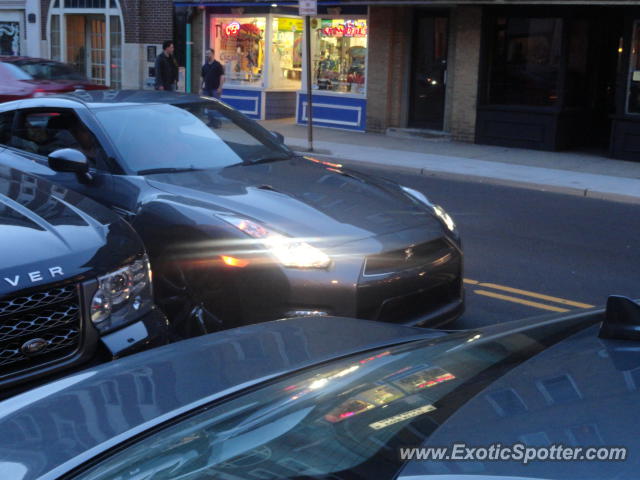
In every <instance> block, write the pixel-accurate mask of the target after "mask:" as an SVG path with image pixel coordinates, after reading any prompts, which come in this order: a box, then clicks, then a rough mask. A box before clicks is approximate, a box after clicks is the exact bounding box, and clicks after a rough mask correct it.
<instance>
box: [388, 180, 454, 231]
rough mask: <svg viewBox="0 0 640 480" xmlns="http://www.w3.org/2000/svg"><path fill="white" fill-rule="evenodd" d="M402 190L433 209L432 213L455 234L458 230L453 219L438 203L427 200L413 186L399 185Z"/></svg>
mask: <svg viewBox="0 0 640 480" xmlns="http://www.w3.org/2000/svg"><path fill="white" fill-rule="evenodd" d="M400 187H401V188H402V190H403V191H404V192H405V193H406V194H408V195H410V196H411V197H413V198H414V199H415V200H418V201H419V202H420V203H422V204H424V205H426V206H427V207H429V208H430V209H431V211H433V213H434V214H435V215H436V216H437V217H438V218H439V219H440V220H441V221H442V223H444V225H445V226H446V227H447V229H449V231H450V232H451V233H455V234H457V233H458V231H457V229H456V224H455V222H454V221H453V218H451V216H450V215H449V214H448V213H447V212H446V211H445V210H444V208H442V207H441V206H440V205H435V204H433V203H431V202H430V201H429V199H428V198H427V197H426V196H425V195H424V194H423V193H421V192H419V191H418V190H414V189H413V188H409V187H404V186H402V185H401V186H400Z"/></svg>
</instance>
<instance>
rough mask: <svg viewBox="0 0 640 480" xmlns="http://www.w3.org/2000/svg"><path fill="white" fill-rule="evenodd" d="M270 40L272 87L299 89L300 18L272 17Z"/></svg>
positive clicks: (302, 23) (300, 56) (300, 73)
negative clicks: (271, 36) (271, 37)
mask: <svg viewBox="0 0 640 480" xmlns="http://www.w3.org/2000/svg"><path fill="white" fill-rule="evenodd" d="M272 31H273V39H272V41H271V81H270V85H271V87H273V88H291V89H296V90H297V89H299V88H300V86H301V83H300V78H301V76H302V38H303V31H304V22H303V20H302V19H301V18H287V17H281V18H274V19H273V21H272Z"/></svg>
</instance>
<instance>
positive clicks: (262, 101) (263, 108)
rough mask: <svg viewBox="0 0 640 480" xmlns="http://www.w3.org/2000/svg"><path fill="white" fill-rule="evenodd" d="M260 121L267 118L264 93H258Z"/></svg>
mask: <svg viewBox="0 0 640 480" xmlns="http://www.w3.org/2000/svg"><path fill="white" fill-rule="evenodd" d="M260 107H261V108H260V115H259V117H260V120H264V119H265V118H266V117H267V95H266V94H265V93H264V91H262V92H260Z"/></svg>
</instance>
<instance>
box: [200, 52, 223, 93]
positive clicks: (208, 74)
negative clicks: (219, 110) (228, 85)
mask: <svg viewBox="0 0 640 480" xmlns="http://www.w3.org/2000/svg"><path fill="white" fill-rule="evenodd" d="M223 84H224V67H223V66H222V64H221V63H220V62H219V61H217V60H216V52H215V50H214V49H213V48H210V49H209V58H208V59H207V61H206V62H205V64H204V65H202V94H203V95H206V96H207V97H215V98H218V99H219V98H220V96H221V95H222V85H223Z"/></svg>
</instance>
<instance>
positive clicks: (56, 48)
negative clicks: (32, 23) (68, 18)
mask: <svg viewBox="0 0 640 480" xmlns="http://www.w3.org/2000/svg"><path fill="white" fill-rule="evenodd" d="M51 59H52V60H57V61H59V62H61V61H62V51H61V48H60V15H53V16H52V17H51Z"/></svg>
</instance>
